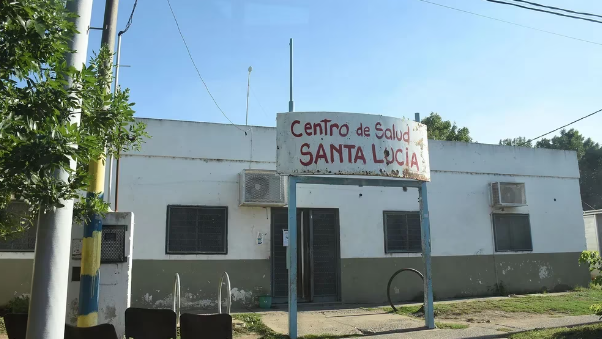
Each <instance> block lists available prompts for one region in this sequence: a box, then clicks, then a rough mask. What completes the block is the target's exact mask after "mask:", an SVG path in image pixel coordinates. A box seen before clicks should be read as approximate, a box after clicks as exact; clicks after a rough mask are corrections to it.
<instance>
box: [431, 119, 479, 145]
mask: <svg viewBox="0 0 602 339" xmlns="http://www.w3.org/2000/svg"><path fill="white" fill-rule="evenodd" d="M421 122H422V123H423V124H425V125H426V127H427V133H428V137H429V139H433V140H447V141H464V142H472V138H471V137H470V132H469V130H468V128H466V127H462V128H458V126H457V125H456V123H455V122H454V123H452V122H451V121H449V120H443V119H442V118H441V116H440V115H439V114H437V113H434V112H433V113H431V114H430V115H429V116H428V117H426V118H424V119H422V121H421Z"/></svg>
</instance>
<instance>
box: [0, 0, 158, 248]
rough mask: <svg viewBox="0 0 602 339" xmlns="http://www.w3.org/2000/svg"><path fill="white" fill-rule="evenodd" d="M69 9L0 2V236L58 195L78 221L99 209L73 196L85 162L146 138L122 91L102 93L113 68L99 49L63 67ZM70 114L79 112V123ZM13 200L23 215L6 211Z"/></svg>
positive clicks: (35, 0)
mask: <svg viewBox="0 0 602 339" xmlns="http://www.w3.org/2000/svg"><path fill="white" fill-rule="evenodd" d="M70 15H72V14H70V13H68V12H67V11H66V10H65V8H64V1H62V0H23V1H9V0H0V32H1V34H0V116H1V118H2V119H1V121H0V169H2V170H1V171H0V237H4V236H6V235H9V234H11V233H14V232H18V231H20V230H23V229H25V228H27V227H30V226H31V225H32V224H33V220H35V216H36V215H37V214H38V213H43V212H44V211H46V210H49V209H50V208H52V207H62V204H61V200H67V199H76V208H75V210H74V217H75V218H77V221H79V222H81V221H82V220H84V219H85V218H87V216H89V215H90V213H93V212H94V213H100V214H102V213H104V212H106V210H107V207H108V206H107V205H106V204H104V203H103V202H102V200H100V199H99V198H98V197H97V198H96V199H91V200H90V201H89V202H88V203H86V202H85V199H84V198H83V197H81V195H80V193H81V192H85V191H86V187H87V186H88V183H89V181H90V176H89V175H88V173H87V164H88V162H89V161H90V160H91V159H97V158H99V157H100V158H105V157H106V156H107V155H108V154H114V155H117V154H118V151H121V152H123V151H126V150H130V149H137V148H139V147H140V144H141V142H143V138H144V137H146V136H147V134H146V132H145V131H144V130H145V125H144V124H142V123H139V122H136V121H135V120H134V110H133V109H132V106H133V103H130V102H129V90H124V91H121V90H117V91H115V93H114V94H107V93H106V92H105V90H106V88H107V86H108V85H109V84H110V83H111V76H110V74H111V73H112V72H111V70H110V69H108V70H107V69H106V67H111V65H110V63H108V61H109V60H110V57H111V55H110V54H109V52H108V51H107V50H106V49H104V48H103V49H101V51H100V52H99V53H98V55H95V56H94V57H92V59H91V61H90V64H89V65H88V66H87V67H83V69H82V70H81V71H77V70H75V69H74V68H73V67H67V66H66V62H65V59H64V54H65V53H66V52H68V51H69V49H68V41H69V40H70V39H71V37H72V36H73V34H74V33H75V29H74V26H73V24H72V23H71V22H69V20H68V19H69V16H70ZM103 68H104V69H103ZM103 74H108V75H103ZM66 79H70V81H69V82H68V81H67V80H66ZM73 112H80V113H81V123H80V124H79V125H77V124H73V123H72V119H73V116H74V113H73ZM72 160H74V161H76V162H77V164H78V165H77V170H76V171H73V170H71V168H70V161H72ZM57 170H65V171H67V172H68V173H69V180H68V182H63V181H60V180H58V179H57V178H55V176H54V175H53V174H54V173H55V171H57ZM12 199H22V200H23V201H25V202H27V203H28V205H29V206H30V211H29V212H30V213H29V217H25V218H23V217H21V216H16V215H12V214H11V212H9V211H8V210H7V208H6V207H7V204H8V203H9V202H10V201H11V200H12Z"/></svg>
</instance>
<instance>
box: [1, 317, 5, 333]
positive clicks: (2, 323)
mask: <svg viewBox="0 0 602 339" xmlns="http://www.w3.org/2000/svg"><path fill="white" fill-rule="evenodd" d="M5 333H6V327H4V318H0V334H5Z"/></svg>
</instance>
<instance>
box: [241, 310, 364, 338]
mask: <svg viewBox="0 0 602 339" xmlns="http://www.w3.org/2000/svg"><path fill="white" fill-rule="evenodd" d="M232 318H234V319H237V320H240V321H242V322H244V323H245V328H244V329H241V330H237V332H238V333H255V334H258V335H260V336H261V339H289V336H288V335H286V334H280V333H277V332H275V331H274V330H272V329H271V328H269V327H268V326H267V325H266V324H264V323H263V321H261V315H259V314H256V313H241V314H233V315H232ZM359 336H360V335H353V334H351V335H350V334H345V335H333V334H317V335H315V334H310V335H306V336H303V337H299V339H339V338H351V337H359Z"/></svg>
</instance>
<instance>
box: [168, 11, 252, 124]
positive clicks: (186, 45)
mask: <svg viewBox="0 0 602 339" xmlns="http://www.w3.org/2000/svg"><path fill="white" fill-rule="evenodd" d="M167 5H169V10H170V11H171V15H172V16H173V20H174V22H175V23H176V27H177V28H178V32H179V33H180V37H181V38H182V42H184V47H186V51H187V52H188V57H190V61H191V62H192V65H193V66H194V69H195V70H196V74H197V75H198V76H199V79H201V81H202V82H203V85H204V86H205V89H206V90H207V93H209V96H210V97H211V100H213V103H214V104H215V106H216V107H217V109H218V110H219V111H220V112H221V113H222V115H223V116H224V117H225V118H226V119H228V121H229V122H230V124H232V126H234V127H236V128H238V129H239V130H241V131H243V132H245V134H247V132H248V131H250V130H251V129H250V128H249V129H247V130H244V129H242V128H240V127H238V125H236V124H235V123H234V122H233V121H232V120H230V118H228V116H227V115H226V113H224V111H223V110H222V108H221V107H220V106H219V104H218V103H217V101H216V100H215V98H214V97H213V94H211V91H210V90H209V86H207V83H205V80H204V79H203V76H201V72H200V71H199V68H198V67H197V66H196V63H195V62H194V59H193V58H192V53H190V48H188V44H187V43H186V39H184V34H183V33H182V30H181V29H180V24H178V19H177V18H176V13H174V11H173V8H172V7H171V2H169V0H167Z"/></svg>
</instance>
